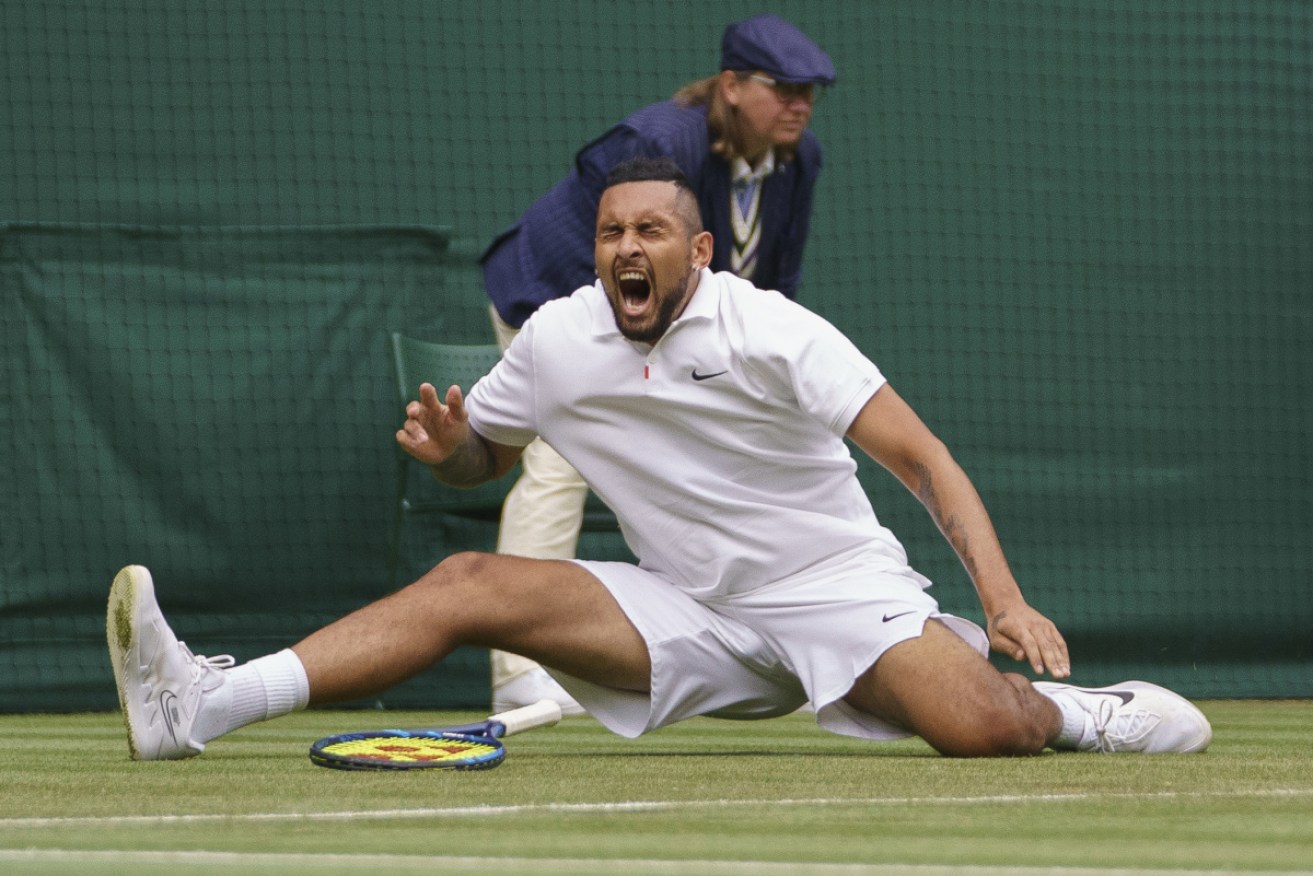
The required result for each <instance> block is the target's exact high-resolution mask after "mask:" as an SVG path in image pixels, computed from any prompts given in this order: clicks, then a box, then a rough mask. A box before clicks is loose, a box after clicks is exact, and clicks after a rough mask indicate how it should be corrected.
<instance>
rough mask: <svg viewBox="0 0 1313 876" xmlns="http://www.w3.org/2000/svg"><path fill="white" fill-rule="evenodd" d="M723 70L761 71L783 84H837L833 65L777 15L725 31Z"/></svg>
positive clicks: (804, 37)
mask: <svg viewBox="0 0 1313 876" xmlns="http://www.w3.org/2000/svg"><path fill="white" fill-rule="evenodd" d="M720 69H722V70H760V71H762V72H763V73H768V74H770V75H771V76H773V77H774V78H776V79H778V80H779V81H781V82H798V83H805V82H811V83H815V84H817V85H832V84H833V83H834V62H833V61H831V60H830V56H829V55H827V54H825V52H823V51H821V47H820V46H818V45H816V44H815V43H814V42H812V41H811V40H810V39H808V37H807V35H806V34H805V33H803V32H802V31H800V30H798V28H796V27H794V26H793V25H792V24H790V23H789V22H787V21H785V20H784V19H783V18H780V17H779V16H778V15H755V16H753V17H752V18H749V19H746V20H744V21H736V22H734V23H733V24H731V25H729V26H728V27H726V28H725V35H724V36H723V37H722V38H721V40H720Z"/></svg>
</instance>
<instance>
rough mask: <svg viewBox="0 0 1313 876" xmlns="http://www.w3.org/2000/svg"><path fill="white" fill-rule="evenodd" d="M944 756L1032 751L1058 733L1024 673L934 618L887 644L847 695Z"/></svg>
mask: <svg viewBox="0 0 1313 876" xmlns="http://www.w3.org/2000/svg"><path fill="white" fill-rule="evenodd" d="M844 699H845V701H846V702H847V703H848V704H849V705H851V706H853V707H854V708H857V709H860V710H862V711H864V712H868V713H870V714H872V715H875V716H876V717H879V718H883V719H884V720H886V721H889V722H890V723H893V724H895V725H897V726H899V727H902V728H904V729H905V730H907V731H908V732H910V733H915V734H916V735H918V736H920V737H921V738H922V739H924V740H925V741H926V742H928V743H930V745H931V746H932V747H933V748H935V750H937V751H939V752H941V753H942V754H946V755H950V756H955V757H1000V756H1015V755H1028V754H1037V753H1038V752H1039V751H1041V750H1042V749H1043V748H1044V747H1045V746H1046V745H1047V744H1048V743H1049V742H1050V741H1052V740H1053V738H1054V737H1055V736H1056V735H1057V734H1058V732H1059V730H1060V729H1061V727H1062V717H1061V715H1060V713H1059V711H1058V708H1057V706H1055V705H1054V704H1053V702H1052V701H1051V700H1050V699H1049V698H1047V697H1045V696H1044V695H1043V694H1041V693H1039V692H1038V691H1036V690H1035V689H1034V687H1032V686H1031V684H1030V682H1029V681H1027V680H1026V679H1025V678H1024V677H1023V676H1021V675H1016V674H1013V673H1007V674H1004V673H1001V672H999V671H998V670H997V669H995V668H994V666H993V665H992V664H990V662H989V661H988V660H986V659H985V658H984V657H982V656H980V654H979V653H977V652H976V650H975V649H974V648H972V647H971V646H970V645H968V644H967V643H966V642H965V641H963V640H962V639H961V637H959V636H958V635H957V634H955V633H954V632H953V631H952V630H950V629H948V627H946V626H944V624H943V623H941V622H940V621H937V620H933V619H932V620H929V621H927V622H926V625H925V629H924V631H923V632H922V634H921V636H920V637H919V638H916V639H909V640H907V641H905V642H900V643H898V644H897V645H895V646H894V647H892V648H890V649H889V650H888V651H886V652H885V653H884V654H883V655H881V657H880V659H879V660H878V661H876V664H875V665H874V666H873V667H871V668H870V669H869V670H867V672H866V673H865V674H863V675H862V677H861V678H859V679H858V680H857V683H856V684H855V685H854V686H853V689H852V690H851V691H849V693H848V695H847V696H846V697H845V698H844Z"/></svg>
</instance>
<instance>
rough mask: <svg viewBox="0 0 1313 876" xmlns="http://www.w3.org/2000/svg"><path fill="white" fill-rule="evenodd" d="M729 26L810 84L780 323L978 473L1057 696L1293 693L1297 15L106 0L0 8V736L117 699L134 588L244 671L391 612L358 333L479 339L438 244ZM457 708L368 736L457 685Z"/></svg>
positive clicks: (1303, 171)
mask: <svg viewBox="0 0 1313 876" xmlns="http://www.w3.org/2000/svg"><path fill="white" fill-rule="evenodd" d="M763 10H765V11H775V12H779V13H781V14H783V15H785V16H787V17H790V18H792V19H793V20H795V21H796V22H798V23H799V24H800V25H801V26H802V27H803V28H804V29H805V30H806V31H808V33H810V34H811V35H812V36H813V37H814V38H815V39H816V40H817V41H818V42H819V43H820V44H822V45H823V46H825V47H826V48H827V50H828V51H829V52H830V53H831V54H832V56H833V57H834V60H835V62H836V65H837V66H838V69H839V74H840V81H839V84H838V86H837V87H836V88H834V89H833V90H832V91H831V93H829V94H828V95H827V96H826V97H825V99H824V101H823V102H822V103H821V104H820V106H819V107H818V109H817V112H816V117H815V121H814V128H815V130H816V131H817V133H818V134H819V135H820V137H821V139H822V141H823V142H824V144H825V147H826V169H825V172H824V174H823V177H822V181H821V188H820V191H819V193H818V199H817V207H816V214H815V216H814V221H813V239H812V243H811V245H810V247H809V252H808V258H807V282H806V288H805V290H804V292H803V299H804V300H805V302H806V303H808V304H809V305H811V306H813V307H814V308H816V309H817V310H818V311H820V312H822V313H823V314H825V315H826V316H827V317H829V318H830V319H832V320H833V321H835V322H836V323H837V324H839V325H840V326H841V327H843V328H844V329H845V330H846V331H847V332H849V334H850V335H851V336H852V337H853V338H854V339H855V340H856V341H857V342H858V344H859V345H860V346H861V347H862V348H863V349H865V350H866V351H867V352H868V353H869V354H870V355H871V357H872V358H873V359H875V361H876V362H878V363H879V364H880V365H881V367H882V368H883V369H884V370H885V371H886V373H888V374H889V375H890V376H891V379H892V380H893V382H894V384H895V385H896V386H898V388H899V390H900V392H902V393H903V395H905V396H906V397H907V398H909V400H911V402H912V403H913V404H914V406H916V407H917V408H918V410H919V411H920V412H921V413H922V415H923V416H924V417H925V419H927V420H928V421H929V422H930V423H931V425H932V426H933V427H934V428H935V429H936V430H937V431H939V432H940V434H942V435H943V437H945V439H946V440H947V441H948V442H949V443H950V445H951V446H952V447H953V448H954V449H955V451H956V453H957V454H958V456H959V458H960V459H961V461H962V462H963V463H964V464H965V465H966V467H967V468H968V470H969V471H970V472H972V474H973V475H974V477H975V478H976V480H977V483H978V485H979V487H980V489H981V491H982V493H983V494H984V495H985V498H986V501H987V503H988V504H989V505H990V507H991V510H992V511H993V513H994V516H995V518H996V523H997V525H998V528H999V530H1000V532H1001V534H1002V537H1003V540H1004V543H1005V546H1006V547H1007V548H1008V549H1009V553H1010V556H1011V559H1012V562H1013V565H1014V567H1015V570H1016V572H1017V574H1018V577H1019V578H1020V579H1021V581H1022V583H1023V586H1025V587H1026V588H1027V591H1028V593H1029V595H1030V597H1031V599H1032V601H1033V602H1035V603H1036V604H1037V605H1038V606H1039V607H1040V608H1041V609H1043V610H1045V611H1047V612H1049V613H1050V614H1051V615H1053V616H1054V617H1055V619H1056V620H1057V621H1058V622H1059V624H1060V626H1061V627H1062V628H1063V629H1064V631H1065V632H1066V633H1067V634H1068V637H1069V639H1070V640H1071V643H1072V646H1073V650H1074V657H1075V660H1076V671H1077V674H1078V677H1079V678H1080V679H1081V680H1082V681H1086V682H1089V683H1101V682H1110V681H1116V680H1118V677H1119V676H1124V675H1128V674H1131V675H1140V676H1146V677H1150V678H1154V679H1157V680H1161V681H1164V682H1167V683H1170V684H1173V685H1174V686H1176V687H1178V688H1180V689H1181V690H1183V691H1185V692H1187V693H1191V694H1195V695H1226V696H1271V695H1308V694H1310V693H1313V654H1311V653H1310V652H1311V651H1313V636H1310V634H1309V633H1308V630H1309V629H1310V628H1313V589H1311V588H1310V586H1309V581H1310V577H1311V573H1313V547H1311V546H1310V545H1311V544H1313V542H1311V541H1310V539H1309V538H1308V531H1309V528H1310V524H1311V523H1313V499H1310V494H1311V492H1310V488H1311V487H1313V474H1311V473H1310V472H1311V471H1313V464H1311V463H1313V452H1311V451H1310V446H1309V445H1310V441H1309V436H1310V434H1311V433H1313V403H1311V402H1313V398H1310V391H1309V386H1310V384H1313V344H1310V342H1309V337H1310V336H1311V334H1313V246H1310V240H1313V145H1311V144H1313V8H1311V7H1309V6H1308V5H1307V4H1304V3H1301V2H1296V0H1290V2H1261V3H1255V2H1252V0H1249V2H1240V0H1231V2H1228V0H1208V2H1199V3H1188V4H1181V3H1177V2H1166V0H1161V2H1147V0H1146V2H1134V3H1079V2H1027V0H997V2H990V3H966V2H947V0H929V2H924V0H923V2H911V0H907V2H880V3H872V2H856V0H852V2H836V3H828V4H816V3H813V2H801V0H799V2H776V3H765V4H748V3H742V2H723V3H693V2H660V3H655V4H653V3H646V4H638V3H632V4H630V3H616V2H604V0H596V2H584V0H570V2H550V3H549V2H541V3H540V2H511V0H502V2H432V0H427V2H390V3H385V4H359V3H345V2H326V3H316V4H304V5H302V6H297V5H292V4H289V3H284V2H269V0H260V2H253V0H249V2H233V3H225V4H219V5H210V6H197V5H195V4H187V3H181V2H166V0H139V2H128V3H121V4H108V3H103V2H94V3H93V2H84V3H74V2H46V3H21V4H20V3H6V4H2V5H0V223H7V224H5V225H4V226H3V228H0V295H2V296H3V298H2V300H0V339H3V343H4V349H3V354H2V355H0V418H3V419H0V429H2V430H3V434H2V435H0V475H2V476H3V480H0V502H2V503H3V506H2V507H0V510H3V515H4V516H3V521H2V522H0V526H2V527H3V529H2V530H0V532H2V535H0V549H2V551H3V558H2V559H0V575H3V577H2V578H0V667H4V668H5V669H6V670H7V671H5V672H4V673H3V675H0V679H2V680H0V709H7V710H25V709H30V708H42V709H50V708H91V707H111V706H112V705H113V695H112V683H111V681H110V678H109V674H108V664H107V661H105V660H104V659H103V655H102V653H101V648H102V645H101V644H100V642H99V636H100V635H101V634H100V625H101V623H102V621H103V618H102V617H101V613H102V612H103V605H104V596H105V590H106V588H107V586H108V582H109V579H110V577H111V576H112V575H113V572H114V571H115V569H116V568H117V567H118V566H119V565H121V564H123V563H127V562H144V563H147V564H150V565H151V566H152V567H155V568H157V569H158V570H159V575H160V584H161V593H162V599H164V601H165V604H166V607H167V608H168V609H169V611H170V615H171V616H175V614H176V616H178V617H180V618H181V619H182V620H181V621H180V623H179V625H180V626H181V625H182V624H183V623H185V624H186V625H187V629H183V630H182V631H181V632H183V634H184V638H187V639H188V641H189V642H192V643H193V644H196V643H197V642H199V643H201V646H203V647H207V648H208V647H211V646H214V647H225V648H228V649H231V650H233V651H235V652H236V653H237V655H238V656H239V657H240V658H242V659H245V658H248V657H252V656H256V655H257V654H258V653H262V652H263V651H265V650H268V649H270V648H272V647H275V646H277V645H280V644H284V643H286V642H287V641H290V640H291V639H293V638H295V637H298V636H299V635H301V634H303V633H304V632H305V631H307V630H308V629H310V628H313V626H315V625H317V624H318V623H320V622H322V620H324V619H326V618H327V617H330V616H332V615H334V614H336V613H338V612H339V611H342V610H346V608H349V607H351V606H352V605H354V604H358V603H359V602H362V601H365V600H367V599H369V598H372V597H373V596H376V595H378V594H380V593H382V592H385V591H386V589H387V587H388V586H389V585H388V582H387V580H386V568H385V567H386V540H387V532H388V526H389V525H390V519H391V518H390V515H391V511H392V489H393V480H392V465H393V461H394V460H393V456H392V453H393V450H392V447H391V443H390V442H391V432H392V429H393V428H394V426H395V408H394V406H393V398H392V394H391V388H390V384H389V383H388V370H387V369H388V365H387V360H386V354H385V348H384V340H383V339H384V336H385V333H386V332H387V331H388V330H390V329H407V330H411V331H412V332H413V333H415V334H418V335H420V336H427V337H432V338H446V339H454V340H460V341H470V342H488V341H489V340H490V332H489V331H488V330H487V328H486V325H485V317H484V313H483V303H484V302H483V298H482V294H481V292H480V290H479V280H478V275H477V271H475V270H474V267H473V261H472V259H473V255H474V254H475V253H477V252H478V250H479V249H480V248H481V247H482V246H483V245H484V244H485V243H486V242H487V241H488V239H489V238H490V237H491V236H492V235H493V234H494V233H495V232H496V231H497V230H498V229H499V228H501V227H502V226H504V225H505V224H506V223H508V222H510V221H511V220H512V219H513V218H514V216H515V215H516V213H517V212H518V211H519V210H520V209H522V208H523V206H524V205H526V204H527V203H528V202H529V201H530V200H531V199H532V198H533V197H535V196H536V195H537V194H538V193H539V192H541V191H542V190H543V189H545V188H546V187H547V186H549V185H550V184H551V183H552V182H554V181H555V180H556V179H557V178H558V177H559V176H560V175H561V174H562V173H563V172H564V171H565V169H566V168H567V167H568V164H569V161H570V158H571V156H572V154H573V152H574V151H575V149H576V148H577V147H578V146H579V145H580V144H582V143H583V142H584V141H586V140H587V139H589V138H591V137H592V136H594V135H595V134H596V133H598V132H600V131H601V130H602V129H603V128H604V127H605V126H606V125H608V124H609V123H611V122H612V121H614V120H615V119H617V118H619V117H620V116H621V115H623V114H624V113H626V112H627V111H629V110H631V109H634V108H637V107H638V106H641V105H642V104H644V103H646V102H649V101H652V100H656V99H659V98H662V97H665V96H667V95H668V94H669V93H671V92H672V91H673V90H674V89H675V88H676V87H678V86H679V85H681V84H682V83H684V82H685V81H687V80H690V79H693V78H697V77H700V76H702V75H705V74H707V73H710V72H712V71H713V69H714V65H715V60H716V56H717V51H718V45H719V37H720V30H721V28H722V27H723V25H724V23H725V22H727V21H729V20H731V19H734V18H739V17H743V16H746V15H748V14H752V13H754V12H757V11H763ZM448 244H449V245H448ZM862 476H863V478H864V482H865V483H866V484H867V485H868V487H869V489H870V491H871V493H872V495H873V498H874V500H875V502H876V508H877V512H878V513H879V514H880V515H881V517H882V519H883V520H884V521H885V522H887V523H889V524H890V525H891V526H892V527H893V528H894V529H895V531H897V532H898V533H899V534H900V536H902V538H903V539H904V541H905V542H906V543H907V544H908V547H909V550H910V552H911V555H912V559H913V562H914V564H915V565H917V566H918V568H921V569H922V570H924V571H925V572H926V573H927V574H929V575H930V576H931V577H932V578H933V579H935V580H936V582H937V585H938V586H937V587H936V595H937V596H938V597H939V599H940V600H941V602H942V603H943V604H944V605H945V606H946V607H947V608H948V609H949V610H954V611H958V612H962V613H966V614H968V615H970V616H973V617H975V616H977V615H978V608H977V607H976V605H975V602H974V597H973V595H972V594H971V592H970V586H969V583H968V582H967V581H966V579H965V577H964V575H963V574H962V572H961V570H960V569H959V568H958V567H957V564H956V561H955V560H954V559H953V557H952V555H951V553H950V552H949V551H948V549H947V548H946V547H945V546H944V545H943V543H942V541H941V540H940V538H939V536H938V534H937V533H936V532H935V531H934V529H933V527H932V526H931V525H930V524H929V522H928V520H927V519H926V517H925V515H924V513H923V512H922V511H921V509H920V508H919V506H917V505H916V504H915V502H913V501H912V500H911V499H910V498H909V497H907V496H906V495H905V494H903V493H902V492H901V490H900V488H897V486H896V484H895V483H894V482H893V481H892V479H890V478H888V477H887V476H886V475H884V473H883V472H879V471H876V470H874V467H873V466H869V465H868V466H864V467H863V469H862ZM489 537H490V536H489V532H488V531H487V529H486V528H483V529H478V530H476V531H471V530H470V529H468V528H464V529H453V528H451V527H450V526H442V527H437V528H430V529H429V530H425V531H422V532H413V533H411V535H410V538H411V544H410V546H409V548H408V549H409V550H410V551H411V553H410V555H409V557H408V561H409V565H410V567H411V568H412V569H415V568H419V567H422V566H423V565H424V564H425V563H427V562H429V561H430V560H431V559H433V558H435V557H437V556H440V555H441V554H442V552H443V551H444V550H446V549H452V548H456V547H462V546H467V545H473V546H476V547H484V546H487V544H488V539H489ZM586 550H588V551H590V552H594V553H602V554H606V553H607V552H612V551H615V550H616V546H615V545H614V543H611V542H608V541H606V540H605V539H603V540H600V541H599V540H596V539H594V540H591V541H590V542H589V544H588V545H586ZM451 691H452V688H451V686H450V683H449V681H448V680H445V679H444V678H443V677H441V673H439V675H438V676H435V677H434V678H433V679H430V680H428V681H422V682H420V683H417V686H416V687H414V688H412V689H411V692H410V693H403V694H401V695H398V697H397V698H394V699H393V700H391V702H396V703H401V702H429V701H434V702H437V701H443V700H444V699H450V700H451V701H458V702H467V701H468V700H470V699H477V698H479V697H481V696H483V695H485V693H486V692H480V691H473V690H471V691H465V692H463V693H458V694H452V693H451ZM389 704H390V703H389Z"/></svg>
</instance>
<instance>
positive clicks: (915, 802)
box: [0, 788, 1313, 830]
mask: <svg viewBox="0 0 1313 876" xmlns="http://www.w3.org/2000/svg"><path fill="white" fill-rule="evenodd" d="M1303 797H1313V788H1255V789H1252V790H1240V791H1159V792H1155V793H1148V794H1144V793H1130V792H1128V793H1105V792H1084V793H1078V794H1077V793H1073V794H990V795H981V796H974V797H822V798H813V799H783V800H781V799H771V800H633V801H620V802H613V803H601V802H599V803H516V804H505V805H499V804H491V803H485V804H476V805H471V806H455V807H447V808H442V809H434V808H416V809H359V810H348V811H342V812H241V813H233V814H226V815H225V814H220V813H202V814H193V815H83V816H79V815H71V816H54V817H37V818H33V817H20V818H0V830H2V829H5V828H42V827H59V828H66V827H77V828H91V827H116V826H124V825H133V824H136V825H169V824H198V823H205V822H230V823H232V822H262V821H350V820H357V819H358V820H393V819H412V818H469V817H480V818H483V817H487V816H490V815H502V816H506V815H536V814H560V815H573V814H583V815H589V814H595V813H603V814H607V813H623V812H666V811H671V810H678V811H681V812H686V811H688V810H690V809H730V808H747V807H790V808H792V807H816V806H963V805H965V806H970V805H980V804H997V803H1073V802H1075V803H1079V802H1084V801H1086V800H1230V799H1260V800H1261V799H1273V800H1275V799H1298V798H1303Z"/></svg>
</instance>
